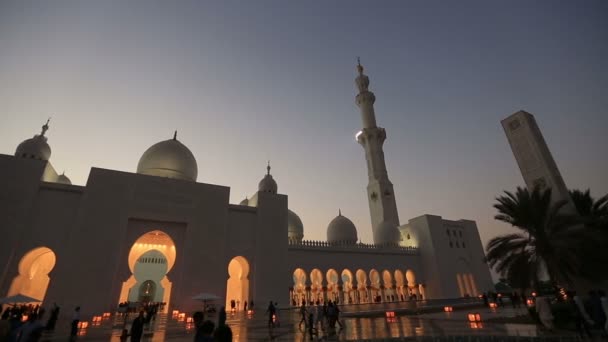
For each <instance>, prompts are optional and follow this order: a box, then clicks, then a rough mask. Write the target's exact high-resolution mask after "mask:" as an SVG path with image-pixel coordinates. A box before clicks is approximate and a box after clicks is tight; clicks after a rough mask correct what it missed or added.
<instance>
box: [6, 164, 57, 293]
mask: <svg viewBox="0 0 608 342" xmlns="http://www.w3.org/2000/svg"><path fill="white" fill-rule="evenodd" d="M46 164H47V163H46V162H45V161H41V160H35V159H21V158H15V157H13V156H9V155H3V154H0V189H1V191H0V218H1V219H0V231H1V232H2V239H0V267H1V272H2V273H1V275H0V291H1V293H2V294H6V293H7V291H8V288H9V287H10V285H11V282H12V280H13V278H14V276H15V275H16V274H17V273H18V270H17V267H18V264H19V261H20V259H21V257H22V256H23V255H24V253H25V252H26V251H27V250H26V248H27V247H25V246H24V243H23V242H22V241H23V240H24V239H26V238H27V237H28V236H29V227H30V222H31V221H32V220H33V216H34V215H32V212H31V208H32V206H33V205H34V202H35V199H36V196H37V195H38V191H39V184H40V179H41V177H42V174H43V172H44V168H45V166H46Z"/></svg>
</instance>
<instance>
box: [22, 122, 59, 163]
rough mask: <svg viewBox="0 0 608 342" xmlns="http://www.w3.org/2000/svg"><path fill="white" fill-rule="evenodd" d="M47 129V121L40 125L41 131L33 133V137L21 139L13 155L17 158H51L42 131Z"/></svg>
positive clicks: (49, 149)
mask: <svg viewBox="0 0 608 342" xmlns="http://www.w3.org/2000/svg"><path fill="white" fill-rule="evenodd" d="M48 129H49V122H48V121H47V122H46V123H45V124H44V126H42V132H41V133H40V134H36V135H34V137H33V138H30V139H27V140H25V141H23V142H22V143H21V144H19V146H17V150H15V157H19V158H31V159H38V160H49V159H50V158H51V147H50V146H49V144H48V143H47V142H46V137H45V136H44V133H46V131H47V130H48Z"/></svg>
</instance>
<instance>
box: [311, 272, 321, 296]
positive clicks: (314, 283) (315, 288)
mask: <svg viewBox="0 0 608 342" xmlns="http://www.w3.org/2000/svg"><path fill="white" fill-rule="evenodd" d="M310 283H311V284H310V290H311V294H312V298H311V299H310V300H311V301H312V302H314V303H316V302H317V301H319V302H323V273H321V270H319V269H318V268H315V269H313V270H312V272H310Z"/></svg>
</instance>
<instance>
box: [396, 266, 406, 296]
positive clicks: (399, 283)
mask: <svg viewBox="0 0 608 342" xmlns="http://www.w3.org/2000/svg"><path fill="white" fill-rule="evenodd" d="M395 286H396V288H397V296H399V300H401V301H403V300H405V299H406V298H407V292H405V288H404V287H405V278H404V277H403V272H401V270H395Z"/></svg>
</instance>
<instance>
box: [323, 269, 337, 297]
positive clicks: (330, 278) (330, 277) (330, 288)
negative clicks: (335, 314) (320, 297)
mask: <svg viewBox="0 0 608 342" xmlns="http://www.w3.org/2000/svg"><path fill="white" fill-rule="evenodd" d="M325 276H326V279H327V299H328V300H331V301H335V300H336V298H338V272H337V271H336V270H334V269H333V268H330V269H329V270H328V271H327V273H326V274H325Z"/></svg>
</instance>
